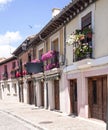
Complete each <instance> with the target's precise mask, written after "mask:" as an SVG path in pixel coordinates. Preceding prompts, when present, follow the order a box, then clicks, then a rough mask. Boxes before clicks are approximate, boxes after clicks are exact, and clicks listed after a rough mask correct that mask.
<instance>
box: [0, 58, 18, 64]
mask: <svg viewBox="0 0 108 130" xmlns="http://www.w3.org/2000/svg"><path fill="white" fill-rule="evenodd" d="M15 59H16V57H15V56H12V57H9V58H7V59H4V60H2V61H0V65H2V64H5V63H7V62H10V61H12V60H15Z"/></svg>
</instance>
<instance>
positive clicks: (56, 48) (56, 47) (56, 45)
mask: <svg viewBox="0 0 108 130" xmlns="http://www.w3.org/2000/svg"><path fill="white" fill-rule="evenodd" d="M51 50H55V51H59V49H58V38H57V39H56V40H54V41H52V43H51Z"/></svg>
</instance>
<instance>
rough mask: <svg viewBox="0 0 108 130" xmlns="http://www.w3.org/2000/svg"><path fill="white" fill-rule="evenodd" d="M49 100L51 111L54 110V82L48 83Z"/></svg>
mask: <svg viewBox="0 0 108 130" xmlns="http://www.w3.org/2000/svg"><path fill="white" fill-rule="evenodd" d="M48 100H49V109H50V110H51V109H54V107H55V103H54V82H53V80H49V81H48Z"/></svg>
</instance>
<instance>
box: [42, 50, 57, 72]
mask: <svg viewBox="0 0 108 130" xmlns="http://www.w3.org/2000/svg"><path fill="white" fill-rule="evenodd" d="M42 61H43V63H44V70H45V71H47V70H51V69H53V68H59V53H58V52H57V51H53V50H51V51H48V52H47V53H45V54H43V55H42Z"/></svg>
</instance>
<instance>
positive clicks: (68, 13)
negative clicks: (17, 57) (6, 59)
mask: <svg viewBox="0 0 108 130" xmlns="http://www.w3.org/2000/svg"><path fill="white" fill-rule="evenodd" d="M95 1H97V0H73V1H72V2H70V3H69V4H68V5H67V6H65V7H64V8H63V9H62V10H61V11H60V13H59V14H58V15H57V16H55V17H54V18H52V19H51V20H50V21H49V22H48V23H47V24H46V26H44V28H43V29H42V30H41V31H40V32H39V33H38V34H36V35H35V36H34V38H33V39H32V41H31V44H37V43H39V42H40V41H41V40H42V39H45V38H47V37H48V36H49V35H51V34H52V33H54V32H55V31H57V30H58V29H60V28H62V27H63V26H64V25H66V24H67V23H68V22H70V21H71V20H72V19H74V18H75V17H76V16H77V15H78V14H79V13H80V12H82V11H83V10H84V9H86V8H87V7H88V6H89V5H91V4H92V3H93V2H95ZM19 49H20V50H21V46H20V47H19V48H18V49H17V50H15V52H14V53H16V52H17V51H18V50H19Z"/></svg>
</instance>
